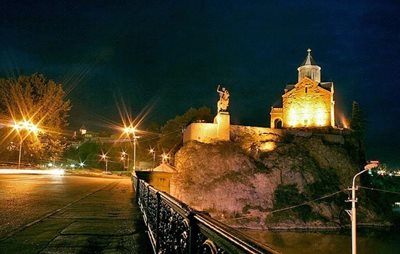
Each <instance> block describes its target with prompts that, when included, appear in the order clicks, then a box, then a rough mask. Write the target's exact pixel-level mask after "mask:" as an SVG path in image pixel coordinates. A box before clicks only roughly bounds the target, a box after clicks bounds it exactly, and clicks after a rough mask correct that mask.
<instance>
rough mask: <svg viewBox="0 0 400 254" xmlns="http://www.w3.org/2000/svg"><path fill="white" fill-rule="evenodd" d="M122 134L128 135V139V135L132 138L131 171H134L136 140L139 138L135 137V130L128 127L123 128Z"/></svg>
mask: <svg viewBox="0 0 400 254" xmlns="http://www.w3.org/2000/svg"><path fill="white" fill-rule="evenodd" d="M124 133H125V134H126V135H128V137H129V138H130V135H131V134H132V137H133V171H135V170H136V140H137V139H138V138H140V137H139V136H136V128H135V127H132V126H129V127H125V128H124Z"/></svg>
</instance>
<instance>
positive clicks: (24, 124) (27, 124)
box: [12, 121, 40, 168]
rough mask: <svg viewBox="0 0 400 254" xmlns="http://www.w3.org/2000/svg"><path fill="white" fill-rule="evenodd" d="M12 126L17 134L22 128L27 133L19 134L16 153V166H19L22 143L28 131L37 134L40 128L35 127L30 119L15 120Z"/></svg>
mask: <svg viewBox="0 0 400 254" xmlns="http://www.w3.org/2000/svg"><path fill="white" fill-rule="evenodd" d="M12 127H13V128H14V130H15V131H17V132H18V134H20V133H19V132H20V131H22V130H26V131H28V134H27V135H26V136H25V137H22V136H21V135H19V138H20V142H19V154H18V168H21V157H22V143H23V142H24V140H25V139H26V138H27V137H28V135H29V134H30V133H33V134H35V135H37V134H38V133H39V131H40V129H39V127H37V125H35V124H33V123H32V122H31V121H20V122H15V123H14V125H12Z"/></svg>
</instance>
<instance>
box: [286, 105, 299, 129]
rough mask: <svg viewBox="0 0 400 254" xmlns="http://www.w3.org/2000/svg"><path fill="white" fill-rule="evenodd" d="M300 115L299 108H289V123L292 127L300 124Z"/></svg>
mask: <svg viewBox="0 0 400 254" xmlns="http://www.w3.org/2000/svg"><path fill="white" fill-rule="evenodd" d="M298 121H299V118H298V115H297V110H296V109H295V108H290V109H289V114H288V123H289V126H290V127H294V126H296V125H298Z"/></svg>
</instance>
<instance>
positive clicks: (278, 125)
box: [274, 118, 283, 129]
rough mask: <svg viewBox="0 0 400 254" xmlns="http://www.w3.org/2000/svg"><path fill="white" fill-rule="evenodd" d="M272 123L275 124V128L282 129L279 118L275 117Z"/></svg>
mask: <svg viewBox="0 0 400 254" xmlns="http://www.w3.org/2000/svg"><path fill="white" fill-rule="evenodd" d="M274 125H275V128H276V129H282V127H283V124H282V119H280V118H277V119H275V121H274Z"/></svg>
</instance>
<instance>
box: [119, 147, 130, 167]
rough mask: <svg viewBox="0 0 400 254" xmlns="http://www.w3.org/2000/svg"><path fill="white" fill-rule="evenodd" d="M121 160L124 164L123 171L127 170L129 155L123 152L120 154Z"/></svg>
mask: <svg viewBox="0 0 400 254" xmlns="http://www.w3.org/2000/svg"><path fill="white" fill-rule="evenodd" d="M121 160H122V161H123V163H124V169H125V168H129V154H128V153H127V152H125V151H122V152H121ZM125 161H126V163H125Z"/></svg>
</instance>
